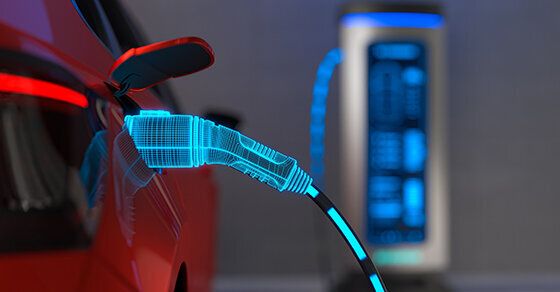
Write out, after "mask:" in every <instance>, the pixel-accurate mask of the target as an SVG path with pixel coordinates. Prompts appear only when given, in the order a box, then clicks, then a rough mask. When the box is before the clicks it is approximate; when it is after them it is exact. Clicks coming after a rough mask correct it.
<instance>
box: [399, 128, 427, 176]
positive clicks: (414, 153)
mask: <svg viewBox="0 0 560 292" xmlns="http://www.w3.org/2000/svg"><path fill="white" fill-rule="evenodd" d="M403 139H404V168H405V169H406V170H407V171H408V172H419V171H421V170H422V169H424V161H425V160H426V135H425V134H424V133H422V131H420V130H418V129H408V130H406V131H405V132H404V137H403Z"/></svg>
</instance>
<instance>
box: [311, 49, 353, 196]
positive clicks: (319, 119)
mask: <svg viewBox="0 0 560 292" xmlns="http://www.w3.org/2000/svg"><path fill="white" fill-rule="evenodd" d="M343 59H344V52H343V51H342V49H339V48H336V49H332V50H331V51H329V52H328V53H327V55H326V56H325V58H324V59H323V61H322V62H321V64H320V65H319V69H318V70H317V77H316V79H315V84H314V85H313V102H312V103H311V126H310V131H309V132H310V135H311V143H310V144H309V145H310V146H309V152H310V154H311V166H310V173H311V177H313V178H314V180H315V185H317V186H318V187H319V188H321V189H324V177H325V163H324V156H325V144H324V139H325V115H326V113H327V96H328V95H329V82H330V80H331V77H332V75H333V72H334V69H335V68H336V66H337V65H338V64H340V62H342V60H343Z"/></svg>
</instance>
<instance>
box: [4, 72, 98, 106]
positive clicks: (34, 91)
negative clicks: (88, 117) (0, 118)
mask: <svg viewBox="0 0 560 292" xmlns="http://www.w3.org/2000/svg"><path fill="white" fill-rule="evenodd" d="M0 91H3V92H9V93H18V94H26V95H33V96H39V97H44V98H50V99H54V100H58V101H62V102H66V103H70V104H73V105H77V106H79V107H82V108H86V107H87V106H88V101H87V98H86V97H85V95H83V94H81V93H79V92H76V91H74V90H72V89H70V88H67V87H64V86H61V85H58V84H55V83H51V82H48V81H43V80H39V79H34V78H29V77H24V76H19V75H12V74H7V73H0Z"/></svg>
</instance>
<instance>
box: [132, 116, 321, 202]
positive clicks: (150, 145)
mask: <svg viewBox="0 0 560 292" xmlns="http://www.w3.org/2000/svg"><path fill="white" fill-rule="evenodd" d="M125 126H126V127H127V128H128V132H129V134H130V136H131V137H132V139H133V140H134V143H135V144H136V148H137V149H138V152H139V153H140V155H141V156H142V159H143V160H144V161H145V162H146V164H147V165H148V166H149V167H151V168H190V167H198V166H200V165H203V164H222V165H227V166H230V167H233V168H235V169H237V170H239V171H241V172H242V173H245V174H248V175H250V176H251V177H253V178H257V179H258V180H260V181H261V182H265V183H266V184H268V185H269V186H271V187H273V188H275V189H277V190H279V191H284V190H287V191H292V192H296V193H300V194H305V192H306V191H307V188H308V187H309V186H310V185H311V183H312V181H313V180H312V179H311V177H310V176H309V175H308V174H307V173H305V172H304V171H303V170H302V169H301V168H299V167H298V166H297V161H296V160H295V159H293V158H291V157H289V156H286V155H284V154H282V153H279V152H276V151H274V150H272V149H270V148H268V147H266V146H264V145H262V144H260V143H257V142H255V141H254V140H251V139H249V138H247V137H245V136H243V135H241V134H240V133H239V132H237V131H235V130H232V129H229V128H226V127H224V126H221V125H216V124H214V123H213V122H211V121H207V120H204V119H202V118H199V117H197V116H191V115H171V114H170V113H169V112H167V111H161V110H160V111H140V115H135V116H126V117H125Z"/></svg>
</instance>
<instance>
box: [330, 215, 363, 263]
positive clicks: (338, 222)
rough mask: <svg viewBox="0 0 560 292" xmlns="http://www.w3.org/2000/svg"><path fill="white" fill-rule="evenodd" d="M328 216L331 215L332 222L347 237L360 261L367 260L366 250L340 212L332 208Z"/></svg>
mask: <svg viewBox="0 0 560 292" xmlns="http://www.w3.org/2000/svg"><path fill="white" fill-rule="evenodd" d="M327 214H329V216H330V217H331V218H332V220H333V221H334V223H335V224H336V226H337V227H338V229H340V231H342V234H343V235H344V237H346V240H348V242H349V243H350V246H351V247H352V249H353V250H354V253H355V254H356V256H357V257H358V259H359V260H360V261H361V260H363V259H365V258H366V253H365V252H364V249H363V248H362V246H361V245H360V242H359V241H358V239H357V238H356V236H355V235H354V233H353V232H352V230H350V227H348V225H347V224H346V222H344V220H343V219H342V217H340V214H338V212H337V211H336V210H335V209H334V208H330V209H329V210H328V211H327Z"/></svg>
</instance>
